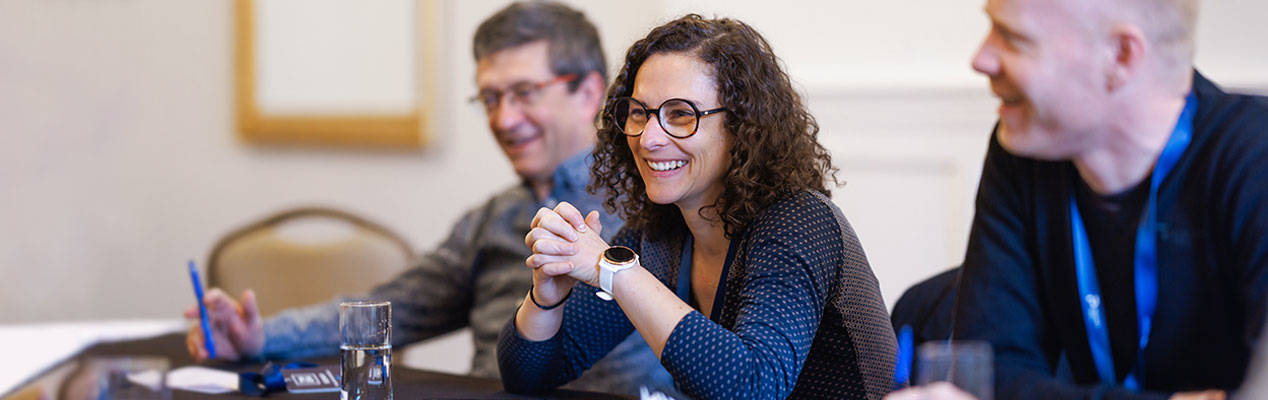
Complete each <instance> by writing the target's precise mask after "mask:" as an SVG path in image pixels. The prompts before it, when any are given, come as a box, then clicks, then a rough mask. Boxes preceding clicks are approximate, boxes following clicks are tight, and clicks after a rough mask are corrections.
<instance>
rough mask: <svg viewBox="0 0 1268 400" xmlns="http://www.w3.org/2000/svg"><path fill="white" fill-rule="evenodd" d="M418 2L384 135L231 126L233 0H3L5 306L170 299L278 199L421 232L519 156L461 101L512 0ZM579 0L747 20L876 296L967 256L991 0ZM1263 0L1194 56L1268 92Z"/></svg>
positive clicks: (1223, 8)
mask: <svg viewBox="0 0 1268 400" xmlns="http://www.w3.org/2000/svg"><path fill="white" fill-rule="evenodd" d="M423 1H440V5H441V9H442V10H443V11H442V12H443V13H444V16H443V18H444V20H445V21H446V23H445V25H444V32H445V35H444V38H443V40H442V41H441V43H442V48H441V59H440V60H441V62H440V63H439V67H440V70H439V71H437V73H438V74H439V75H438V78H439V79H438V82H440V83H441V86H440V87H439V90H440V93H439V97H438V99H439V101H440V104H439V107H438V108H437V112H436V113H435V114H433V115H434V116H436V117H437V118H435V119H433V120H432V121H430V126H429V127H428V129H429V131H430V132H429V135H430V137H431V140H432V143H431V145H429V146H428V147H427V148H425V149H424V150H421V151H386V152H385V151H347V150H320V149H295V148H265V147H257V146H251V145H247V144H244V143H241V142H239V141H238V139H237V138H236V136H235V127H234V125H233V122H234V120H233V107H234V105H233V97H232V96H233V91H232V85H233V70H232V61H233V58H232V50H233V49H232V47H233V18H232V17H233V14H232V2H230V1H226V0H189V1H160V0H0V324H5V323H21V322H34V321H53V320H79V319H110V318H170V317H175V316H177V315H178V313H179V312H180V310H181V309H183V308H184V307H185V306H186V305H188V304H190V303H191V302H192V296H191V295H190V289H189V282H188V277H187V276H186V274H185V272H184V268H183V266H184V262H185V260H188V259H197V260H199V262H200V263H201V262H203V261H204V260H205V257H206V255H207V252H208V251H209V250H210V246H211V245H212V244H213V243H214V242H215V240H216V239H217V238H219V237H220V235H222V234H224V233H225V232H227V231H228V230H230V229H233V228H234V227H237V226H240V225H241V224H243V223H245V222H246V221H248V220H251V219H254V218H258V217H261V216H264V215H266V214H269V213H271V212H273V211H276V210H279V209H282V208H285V207H290V206H297V205H311V204H321V205H331V206H336V207H340V208H344V209H347V210H349V211H352V212H355V213H359V214H362V215H365V216H367V217H369V218H371V219H374V220H377V221H379V222H382V223H384V224H386V225H388V226H390V227H391V228H393V229H395V230H396V231H398V232H399V233H401V234H403V235H404V236H405V237H406V238H407V239H408V240H409V241H410V243H411V244H412V245H413V246H414V247H415V249H416V250H426V249H429V248H431V247H432V246H434V245H435V244H436V243H437V242H438V241H439V240H440V239H441V238H443V236H444V235H445V234H446V233H447V231H448V228H449V226H450V225H451V224H452V223H453V222H454V221H455V219H456V218H457V217H458V216H459V215H460V213H461V212H462V211H463V210H464V209H466V208H468V207H469V206H471V205H474V204H476V203H477V202H478V201H480V200H482V199H484V198H486V197H487V196H488V195H489V194H491V193H493V192H495V191H497V190H499V189H500V188H502V187H505V186H506V185H510V184H513V183H515V181H516V179H515V177H514V175H513V174H512V173H511V171H510V169H509V167H508V164H507V162H506V161H505V158H504V157H503V156H502V154H501V152H500V151H499V150H498V149H497V147H496V145H495V143H494V142H493V141H492V140H490V134H489V133H488V129H487V127H486V124H485V120H484V117H483V111H481V110H480V109H478V108H476V107H474V106H471V105H469V104H467V103H465V102H464V99H465V98H467V97H468V96H470V95H471V94H473V93H474V92H475V88H474V85H473V78H474V62H473V60H472V59H471V55H470V54H471V53H470V39H471V35H472V33H473V32H474V30H475V27H476V25H477V24H478V23H479V22H480V21H481V20H482V19H483V18H484V17H486V16H487V15H489V14H490V13H492V12H494V11H495V10H497V9H498V8H500V7H502V6H503V5H504V4H505V2H504V1H491V0H462V1H458V0H423ZM572 3H574V4H575V5H576V6H577V7H578V8H580V9H582V10H585V11H586V12H587V14H588V15H589V16H590V18H591V19H592V20H593V21H595V23H596V24H597V25H598V26H599V29H600V32H601V34H602V35H603V38H604V46H605V49H606V50H607V52H608V57H609V59H610V60H611V62H610V63H611V65H612V69H613V70H614V71H615V69H616V68H617V67H618V66H619V65H618V63H619V61H620V59H621V56H622V55H623V53H624V50H625V48H626V47H627V46H628V45H629V44H630V43H632V42H633V41H634V40H635V39H637V38H639V37H641V36H642V35H643V34H645V33H646V31H647V30H648V29H649V28H651V27H653V26H655V25H658V24H660V23H663V22H665V21H667V20H669V19H671V18H672V17H675V16H677V15H680V14H682V13H686V12H697V13H701V14H704V15H706V16H711V15H720V16H731V17H737V18H740V19H742V20H744V21H746V22H748V23H750V24H752V25H753V26H755V27H756V28H757V29H758V30H760V31H761V32H763V33H764V34H765V35H766V36H767V38H768V39H769V40H770V41H771V43H772V45H773V46H774V48H775V51H776V53H777V54H778V55H780V56H781V57H782V58H783V60H784V62H785V63H786V64H787V66H788V69H789V71H790V72H791V74H792V77H793V79H794V81H795V82H796V84H797V85H799V87H800V88H801V90H802V91H803V93H804V94H805V96H806V101H807V102H808V104H809V105H810V107H811V108H812V109H813V111H814V113H815V115H816V117H817V118H818V119H819V122H820V125H821V127H822V134H821V140H822V141H823V142H824V143H825V144H826V145H827V146H828V147H829V148H830V149H831V150H832V151H833V152H834V155H835V163H836V165H837V166H838V167H840V168H841V174H840V177H841V178H842V179H843V181H845V182H846V183H847V184H846V185H845V186H844V187H841V188H838V189H837V190H836V191H835V196H834V199H835V200H836V201H837V203H839V204H840V205H841V206H842V208H843V210H844V211H845V213H846V215H847V216H848V217H849V218H850V219H851V222H852V223H853V225H854V228H855V230H856V231H857V232H858V234H859V236H860V238H861V239H862V241H863V245H864V247H865V248H866V251H867V252H868V256H869V258H870V259H871V262H872V266H873V269H874V270H875V271H876V274H877V276H878V277H879V278H880V280H881V282H882V289H883V291H884V296H885V299H886V301H887V302H888V303H889V304H891V305H892V303H893V301H894V300H896V299H897V297H898V295H899V294H900V293H901V292H902V290H903V289H905V288H906V287H908V286H909V285H910V284H912V283H914V282H916V281H919V280H921V279H924V278H925V277H927V276H930V275H932V274H933V273H935V272H937V271H940V270H942V269H945V268H948V267H950V266H953V265H955V264H958V263H959V262H960V260H961V259H962V257H963V254H962V252H963V248H964V244H965V241H966V237H967V234H968V222H969V220H970V218H971V217H972V198H973V192H974V190H975V188H976V184H977V175H978V172H979V170H980V163H981V160H982V155H983V154H984V151H985V144H986V140H987V138H988V132H989V130H990V128H991V126H992V123H993V121H994V109H995V107H996V103H995V101H994V100H993V98H991V97H990V95H989V91H988V89H987V85H986V81H985V79H983V78H981V77H979V76H977V75H975V74H973V72H972V71H971V70H970V68H969V66H968V60H969V57H970V55H971V53H972V52H973V51H974V49H975V48H976V46H977V44H978V43H979V41H980V40H981V38H982V36H983V35H984V34H985V33H986V31H987V20H986V18H985V16H984V14H983V13H982V11H981V10H982V6H983V2H982V1H980V0H950V1H948V0H915V1H903V2H878V1H854V0H850V1H788V2H770V1H756V0H702V1H656V0H651V1H640V2H607V1H572ZM1265 15H1268V3H1266V2H1261V1H1250V0H1221V1H1207V2H1205V4H1204V5H1203V9H1202V16H1201V21H1200V23H1199V38H1198V43H1199V44H1198V61H1197V65H1198V67H1199V68H1200V69H1201V70H1202V71H1204V72H1205V73H1206V74H1207V75H1208V76H1209V77H1211V78H1213V79H1214V80H1215V81H1217V82H1219V83H1221V84H1223V85H1225V86H1231V87H1239V88H1244V89H1249V90H1254V91H1261V92H1265V91H1268V90H1265V89H1268V74H1265V71H1268V48H1266V47H1265V46H1264V45H1263V43H1268V31H1265V30H1263V29H1262V22H1261V21H1262V19H1263V16H1265ZM1256 28H1258V29H1256ZM454 343H458V344H460V345H467V344H466V343H465V342H464V341H462V340H456V341H455V342H454ZM458 351H463V350H461V349H459V350H458ZM451 359H452V358H451ZM463 363H464V364H465V361H464V362H463Z"/></svg>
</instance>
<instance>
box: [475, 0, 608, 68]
mask: <svg viewBox="0 0 1268 400" xmlns="http://www.w3.org/2000/svg"><path fill="white" fill-rule="evenodd" d="M539 40H545V41H547V43H548V46H549V49H550V50H549V57H550V61H549V62H550V69H551V71H553V72H554V73H555V74H557V75H567V74H574V75H576V76H577V77H578V78H583V77H585V76H586V75H588V74H589V73H590V72H591V71H593V72H598V73H599V76H600V77H602V78H603V81H604V82H605V84H606V82H607V80H608V67H607V61H606V59H605V58H604V57H603V47H602V46H601V45H600V43H599V31H598V29H595V27H594V24H592V23H590V20H588V19H586V15H585V14H584V13H582V12H581V11H577V10H575V9H573V8H571V7H568V6H566V5H563V4H560V3H557V2H554V1H517V2H515V3H512V4H511V5H509V6H506V8H503V9H502V10H500V11H498V12H497V13H495V14H493V15H492V16H490V17H489V18H488V19H485V20H484V22H482V23H480V27H479V28H476V33H475V39H474V40H473V43H472V52H473V53H474V55H475V59H476V61H477V62H479V61H480V60H481V59H483V58H484V57H487V56H489V55H492V54H493V53H497V52H499V51H502V50H506V49H510V48H512V47H517V46H521V45H525V44H528V43H531V42H536V41H539ZM578 85H580V79H578V80H576V81H574V82H572V84H571V85H570V86H569V88H568V89H569V90H576V88H577V86H578Z"/></svg>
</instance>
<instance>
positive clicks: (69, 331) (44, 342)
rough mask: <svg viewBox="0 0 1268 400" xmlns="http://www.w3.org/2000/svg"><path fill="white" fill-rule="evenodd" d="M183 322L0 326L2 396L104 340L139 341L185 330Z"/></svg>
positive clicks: (151, 321)
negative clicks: (2, 356)
mask: <svg viewBox="0 0 1268 400" xmlns="http://www.w3.org/2000/svg"><path fill="white" fill-rule="evenodd" d="M184 327H185V322H184V321H181V320H171V319H164V320H121V321H77V322H53V323H37V324H18V325H0V343H7V344H15V345H13V346H10V347H8V348H6V349H5V358H6V359H8V360H22V362H5V363H0V395H3V394H4V393H7V392H9V391H11V390H14V389H17V385H20V384H22V382H24V381H26V380H27V379H28V378H31V377H32V376H35V375H36V374H39V373H42V372H44V371H46V370H48V369H49V368H52V367H53V366H55V365H57V364H58V363H60V362H62V361H65V360H67V359H69V358H71V357H72V356H74V355H75V354H78V353H79V352H80V351H82V350H83V349H85V348H87V347H88V346H91V345H93V344H96V343H98V342H104V341H115V340H130V339H140V338H144V337H149V336H156V335H161V334H164V333H169V332H176V331H180V330H182V329H184Z"/></svg>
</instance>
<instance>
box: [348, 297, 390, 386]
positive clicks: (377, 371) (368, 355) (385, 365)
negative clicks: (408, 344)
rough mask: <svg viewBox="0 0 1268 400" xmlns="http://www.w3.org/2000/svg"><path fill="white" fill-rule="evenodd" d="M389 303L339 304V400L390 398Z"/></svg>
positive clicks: (359, 302)
mask: <svg viewBox="0 0 1268 400" xmlns="http://www.w3.org/2000/svg"><path fill="white" fill-rule="evenodd" d="M391 332H392V304H391V303H389V302H386V301H385V302H362V301H358V302H347V303H340V304H339V337H340V341H339V350H340V358H341V360H340V364H341V371H340V372H341V374H342V375H341V377H340V381H339V388H340V389H339V396H340V398H341V399H343V400H352V399H356V400H380V399H389V400H390V399H391V398H392V374H391V372H392V336H391Z"/></svg>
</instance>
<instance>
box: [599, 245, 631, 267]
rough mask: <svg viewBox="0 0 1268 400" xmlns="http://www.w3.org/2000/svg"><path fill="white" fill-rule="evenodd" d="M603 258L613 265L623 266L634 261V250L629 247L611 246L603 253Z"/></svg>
mask: <svg viewBox="0 0 1268 400" xmlns="http://www.w3.org/2000/svg"><path fill="white" fill-rule="evenodd" d="M603 258H606V259H608V261H609V262H612V263H615V264H624V263H627V262H630V261H634V250H630V248H629V247H623V246H612V247H609V248H608V249H607V250H604V251H603Z"/></svg>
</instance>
